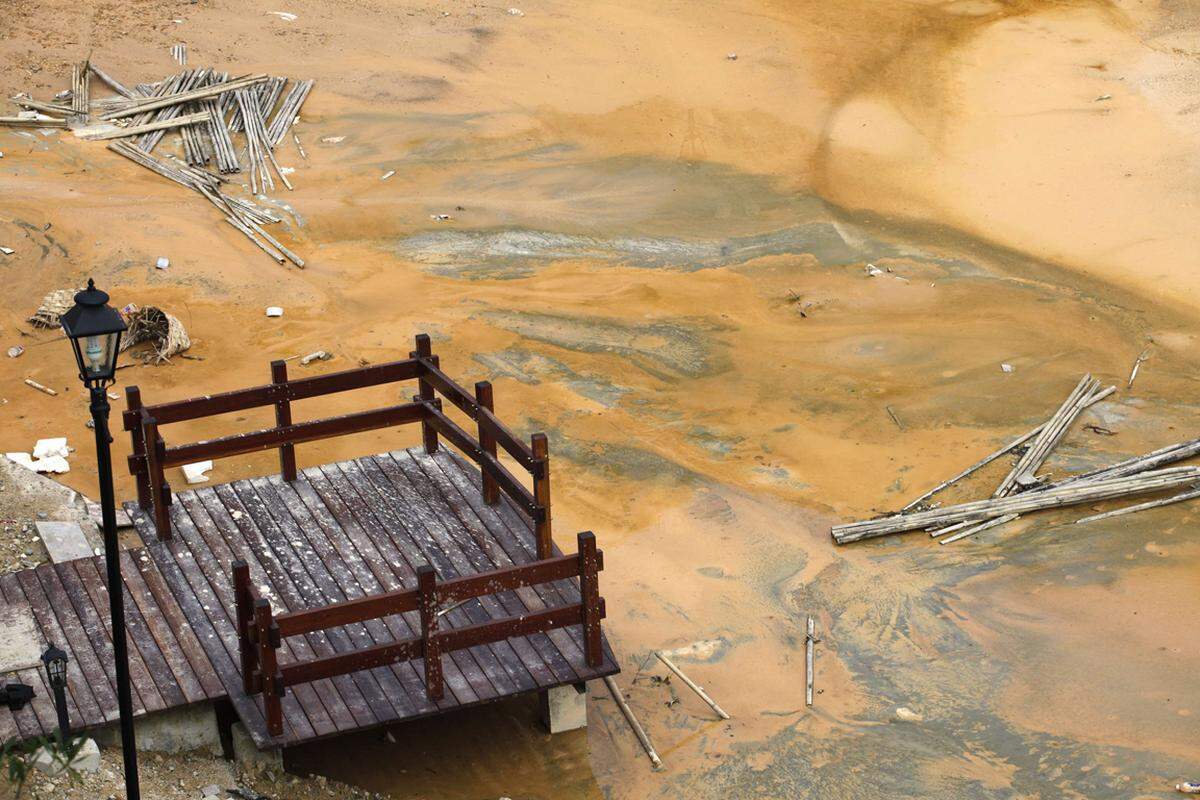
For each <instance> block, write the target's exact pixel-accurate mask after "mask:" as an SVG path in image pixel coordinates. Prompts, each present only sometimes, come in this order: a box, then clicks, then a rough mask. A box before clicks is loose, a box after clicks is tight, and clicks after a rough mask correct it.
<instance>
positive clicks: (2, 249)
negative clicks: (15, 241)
mask: <svg viewBox="0 0 1200 800" xmlns="http://www.w3.org/2000/svg"><path fill="white" fill-rule="evenodd" d="M0 155H3V154H2V153H0ZM15 252H17V251H16V250H13V249H12V248H11V247H0V253H4V255H6V256H11V255H12V254H13V253H15Z"/></svg>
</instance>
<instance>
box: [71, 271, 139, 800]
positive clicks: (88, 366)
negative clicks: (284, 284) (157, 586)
mask: <svg viewBox="0 0 1200 800" xmlns="http://www.w3.org/2000/svg"><path fill="white" fill-rule="evenodd" d="M62 326H63V331H64V332H65V333H66V334H67V338H68V339H70V340H71V346H72V347H73V348H74V349H75V361H76V363H77V364H78V365H79V379H80V380H82V381H83V385H84V386H86V387H87V388H88V391H89V392H91V399H92V403H91V412H92V421H93V422H94V423H95V426H94V427H95V432H96V465H97V472H98V476H99V482H100V507H101V510H102V511H103V516H104V562H105V565H106V566H107V568H108V608H109V613H110V615H111V616H112V639H113V659H114V660H115V661H116V673H117V707H118V709H119V710H120V713H121V749H122V752H123V755H124V759H125V797H126V800H141V792H140V790H139V789H138V770H137V744H136V743H135V741H134V736H133V701H132V699H131V696H130V689H129V649H128V645H127V644H126V641H125V599H124V583H123V582H122V581H121V559H120V553H121V551H120V544H119V543H118V542H117V510H116V501H115V500H114V499H113V472H112V451H111V450H110V449H109V445H111V444H112V437H111V436H110V435H109V433H108V412H109V410H110V409H109V405H108V394H107V393H106V392H105V391H104V389H105V387H107V386H108V385H109V384H111V383H112V382H113V380H114V379H115V377H116V374H117V354H118V353H119V352H120V350H121V334H122V333H123V332H124V331H125V328H126V325H125V320H124V319H122V318H121V314H120V313H119V312H118V311H117V310H116V309H113V308H110V307H109V305H108V295H107V294H105V293H104V292H102V291H100V290H99V289H97V288H96V284H95V282H94V281H92V280H91V279H90V278H89V279H88V285H87V289H85V290H84V291H82V292H80V293H78V294H77V295H75V305H74V306H73V307H72V308H71V309H69V310H68V311H67V313H65V314H63V315H62Z"/></svg>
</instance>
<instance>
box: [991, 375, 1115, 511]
mask: <svg viewBox="0 0 1200 800" xmlns="http://www.w3.org/2000/svg"><path fill="white" fill-rule="evenodd" d="M1094 385H1095V384H1094V379H1093V378H1092V376H1091V375H1084V376H1083V377H1082V378H1080V380H1079V383H1078V384H1076V385H1075V388H1074V389H1073V390H1072V391H1071V393H1070V394H1069V395H1067V399H1066V400H1064V401H1063V403H1062V405H1060V406H1059V407H1058V410H1057V411H1055V412H1054V414H1053V415H1052V416H1051V417H1050V419H1049V420H1048V421H1047V422H1046V427H1044V428H1043V429H1042V432H1041V433H1039V434H1038V435H1037V438H1035V439H1034V440H1033V444H1031V445H1030V446H1029V449H1028V450H1026V451H1025V454H1024V455H1023V456H1021V458H1020V459H1018V460H1017V463H1016V464H1015V465H1013V468H1012V469H1011V470H1009V473H1008V474H1007V475H1005V476H1004V480H1002V481H1001V482H1000V485H999V486H997V487H996V491H994V492H992V497H1007V496H1008V495H1010V494H1012V492H1013V490H1014V489H1016V488H1017V486H1018V483H1019V481H1020V480H1021V479H1022V478H1023V477H1027V476H1029V475H1032V474H1033V473H1034V471H1036V470H1037V468H1038V467H1040V466H1041V465H1042V462H1043V461H1044V460H1045V458H1046V456H1047V455H1049V453H1050V450H1052V449H1053V448H1054V446H1055V445H1056V444H1057V443H1058V441H1059V439H1061V438H1062V435H1063V433H1064V432H1065V431H1066V428H1067V427H1068V426H1069V425H1070V423H1071V422H1073V421H1074V420H1075V417H1076V415H1077V414H1078V413H1079V411H1080V410H1082V407H1081V406H1080V403H1081V401H1082V400H1083V399H1084V398H1085V397H1088V396H1090V395H1091V393H1092V389H1093V388H1094Z"/></svg>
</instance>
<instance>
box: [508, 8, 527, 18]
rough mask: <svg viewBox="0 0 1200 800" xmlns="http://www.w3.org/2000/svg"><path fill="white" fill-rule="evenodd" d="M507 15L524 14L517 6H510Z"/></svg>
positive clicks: (521, 15)
mask: <svg viewBox="0 0 1200 800" xmlns="http://www.w3.org/2000/svg"><path fill="white" fill-rule="evenodd" d="M508 15H509V16H510V17H523V16H525V12H524V11H522V10H521V9H519V8H510V9H509V10H508Z"/></svg>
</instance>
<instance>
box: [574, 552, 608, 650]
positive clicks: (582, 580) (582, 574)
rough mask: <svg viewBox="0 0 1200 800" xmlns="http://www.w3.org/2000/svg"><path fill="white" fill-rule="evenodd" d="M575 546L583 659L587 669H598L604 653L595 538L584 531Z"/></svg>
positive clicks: (598, 566)
mask: <svg viewBox="0 0 1200 800" xmlns="http://www.w3.org/2000/svg"><path fill="white" fill-rule="evenodd" d="M576 541H577V543H578V546H579V602H580V606H581V608H582V611H583V658H584V660H585V661H587V665H588V666H589V667H598V666H600V662H601V660H603V658H604V652H603V649H602V645H601V638H600V563H599V559H598V558H597V556H596V535H595V534H594V533H592V532H591V531H584V532H583V533H581V534H579V536H577V537H576Z"/></svg>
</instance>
